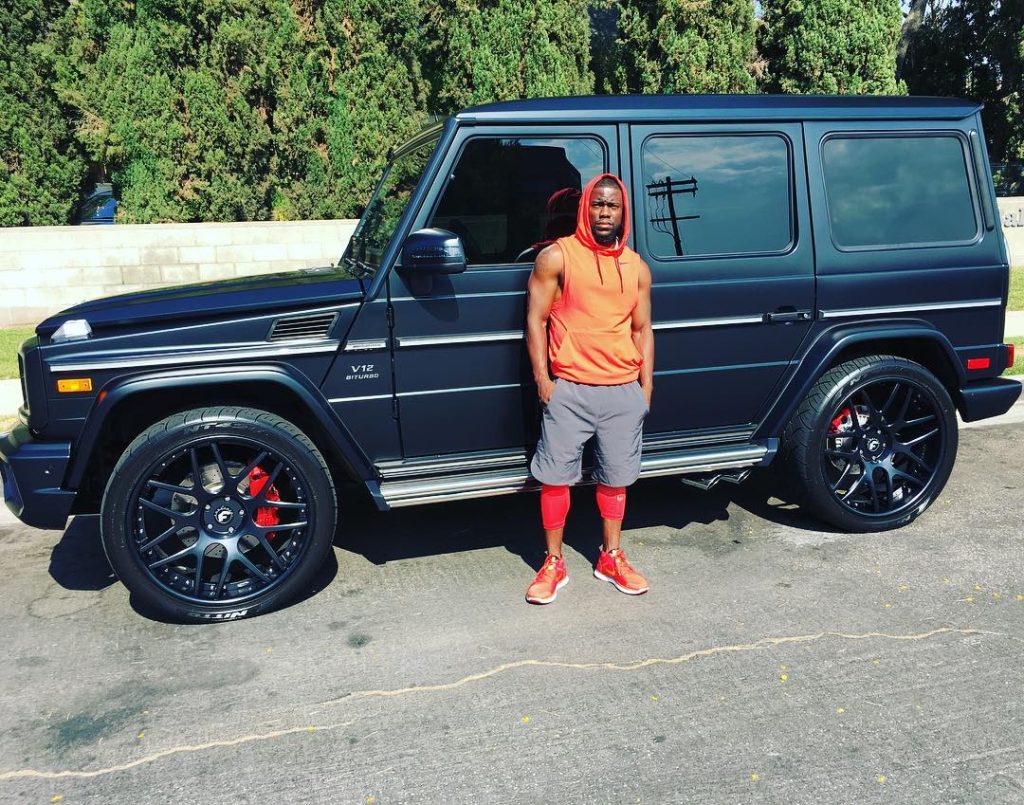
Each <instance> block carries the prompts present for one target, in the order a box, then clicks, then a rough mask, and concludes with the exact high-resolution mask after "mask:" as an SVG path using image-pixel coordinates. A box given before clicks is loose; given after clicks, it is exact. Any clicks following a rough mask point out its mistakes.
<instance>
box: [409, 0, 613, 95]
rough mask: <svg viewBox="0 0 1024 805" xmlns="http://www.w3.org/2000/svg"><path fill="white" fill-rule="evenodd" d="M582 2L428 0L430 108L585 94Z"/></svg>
mask: <svg viewBox="0 0 1024 805" xmlns="http://www.w3.org/2000/svg"><path fill="white" fill-rule="evenodd" d="M589 5H590V4H589V2H587V0H546V2H541V3H531V2H523V0H428V2H427V3H426V4H425V8H426V10H427V14H426V20H425V25H426V29H427V30H428V31H429V32H430V40H431V44H430V46H429V49H428V51H427V57H426V58H427V64H428V68H427V69H428V77H429V79H430V81H431V84H432V86H433V92H432V96H431V107H432V109H433V110H435V111H438V112H451V111H454V110H456V109H459V108H462V107H465V106H471V105H473V104H479V103H486V102H489V101H495V100H508V99H512V98H530V97H534V98H535V97H542V96H555V95H586V94H589V93H592V92H593V91H594V76H593V73H592V72H591V69H590V17H589V13H588V6H589Z"/></svg>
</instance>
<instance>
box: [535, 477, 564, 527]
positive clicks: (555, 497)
mask: <svg viewBox="0 0 1024 805" xmlns="http://www.w3.org/2000/svg"><path fill="white" fill-rule="evenodd" d="M568 513H569V487H567V486H551V485H550V484H544V485H543V486H541V488H540V519H541V522H542V523H543V524H544V528H545V529H547V530H548V531H551V530H553V529H556V528H562V527H563V526H564V525H565V516H566V515H567V514H568Z"/></svg>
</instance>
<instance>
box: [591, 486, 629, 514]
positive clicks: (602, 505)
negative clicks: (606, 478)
mask: <svg viewBox="0 0 1024 805" xmlns="http://www.w3.org/2000/svg"><path fill="white" fill-rule="evenodd" d="M597 508H598V510H599V511H600V512H601V517H602V518H603V519H605V520H621V519H622V518H623V517H625V516H626V487H624V486H605V485H604V484H598V485H597Z"/></svg>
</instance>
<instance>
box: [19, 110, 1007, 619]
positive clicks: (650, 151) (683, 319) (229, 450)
mask: <svg viewBox="0 0 1024 805" xmlns="http://www.w3.org/2000/svg"><path fill="white" fill-rule="evenodd" d="M604 171H611V172H614V173H617V174H618V175H619V176H621V177H622V179H623V181H624V183H625V185H626V187H627V188H629V191H630V193H631V196H632V198H631V199H630V201H631V207H632V209H633V210H634V211H635V213H634V216H635V220H634V222H633V235H632V243H631V245H632V246H633V248H635V249H636V250H637V251H638V252H639V253H640V254H641V255H642V256H643V258H644V259H645V260H646V261H647V263H648V264H649V265H650V268H651V272H652V275H653V282H654V285H653V297H652V299H653V302H652V305H653V319H654V323H653V327H654V331H655V355H656V359H655V368H654V377H655V383H654V389H655V391H654V396H653V406H652V408H651V411H650V413H649V415H648V417H647V419H646V424H645V433H644V443H643V464H642V473H641V474H642V476H643V477H650V476H656V475H669V474H677V475H682V476H684V478H688V479H690V480H691V481H693V482H694V483H696V484H698V485H702V486H705V487H708V486H710V485H711V484H713V483H714V482H715V481H717V480H719V479H726V480H731V481H739V480H741V479H742V478H743V477H744V476H745V474H746V473H748V472H749V471H750V468H751V467H755V466H765V465H768V464H775V465H785V466H786V467H788V468H789V471H791V472H792V473H793V474H794V476H795V477H796V478H797V479H798V480H799V482H800V486H801V489H802V495H803V500H804V503H805V504H806V506H807V507H808V508H809V509H810V510H811V511H812V512H814V513H816V514H817V515H818V516H820V517H821V518H823V519H825V520H826V521H828V522H830V523H832V524H834V525H836V526H838V527H840V528H841V529H844V530H847V531H877V530H882V529H890V528H895V527H898V526H902V525H904V524H906V523H908V522H910V521H911V520H913V519H914V518H915V517H916V516H918V515H919V514H921V512H923V511H924V510H925V509H926V508H927V507H928V505H929V504H930V503H931V502H932V501H933V500H935V498H936V496H937V495H938V494H939V492H940V491H941V490H942V488H943V485H944V484H945V482H946V479H947V478H948V477H949V474H950V471H951V469H952V467H953V462H954V459H955V457H956V452H957V418H956V412H957V411H959V413H960V416H961V417H962V418H963V419H964V420H965V421H971V420H977V419H981V418H983V417H992V416H996V415H998V414H1002V413H1004V412H1005V411H1007V410H1008V409H1009V408H1010V406H1011V405H1012V404H1013V403H1014V401H1015V400H1016V399H1017V397H1018V396H1019V394H1020V391H1021V387H1020V384H1019V383H1017V382H1015V381H1011V380H1008V379H1001V378H999V375H1000V374H1001V373H1002V372H1003V370H1004V369H1005V368H1006V367H1007V366H1009V365H1010V364H1011V363H1012V362H1013V355H1012V347H1011V346H1010V345H1007V344H1004V343H1002V334H1003V324H1004V322H1003V319H1004V309H1005V305H1006V301H1007V289H1008V275H1009V269H1008V262H1007V251H1006V246H1005V243H1004V240H1003V238H1002V233H1001V230H1000V224H999V216H998V215H997V208H996V199H995V194H994V191H993V186H992V177H991V175H990V171H989V166H988V160H987V156H986V150H985V140H984V137H983V135H982V126H981V117H980V106H979V105H978V104H977V103H974V102H971V101H967V100H959V99H948V98H921V97H822V96H794V97H786V96H762V95H743V96H729V95H704V96H701V95H694V96H637V97H592V98H563V99H543V100H527V101H519V102H507V103H497V104H491V105H487V106H481V107H477V108H473V109H467V110H465V111H463V112H460V113H459V114H456V115H454V116H452V117H450V118H448V119H446V120H444V121H443V122H439V123H436V124H434V125H431V126H430V127H428V128H426V129H425V130H423V131H422V133H421V134H419V135H418V136H417V137H415V138H414V139H413V140H411V141H410V142H408V143H406V144H405V145H403V146H402V147H401V148H398V149H397V150H395V151H394V152H393V154H392V155H391V158H390V161H389V164H388V166H387V168H386V170H385V171H384V174H383V176H382V178H381V180H380V182H379V184H378V186H377V188H376V190H375V191H374V194H373V196H372V198H371V199H370V201H369V203H368V205H367V207H366V212H365V214H364V215H363V217H362V219H361V220H360V222H359V225H358V227H357V228H356V230H355V232H354V235H353V237H352V240H351V242H350V243H349V244H348V246H347V248H346V249H345V252H344V254H343V255H342V257H341V259H340V261H339V263H338V265H336V266H332V267H327V268H322V269H310V270H304V271H297V272H291V273H286V274H277V275H271V276H263V277H255V278H248V279H242V280H230V281H224V282H210V283H204V284H199V285H191V286H186V287H178V288H169V289H163V290H157V291H151V292H146V293H135V294H128V295H125V296H119V297H113V298H108V299H101V300H98V301H92V302H87V303H85V304H81V305H77V306H75V307H73V308H71V309H69V310H66V311H64V312H62V313H60V314H58V315H55V316H52V317H51V318H49V319H47V320H46V321H44V322H43V323H42V324H40V325H39V327H38V328H37V330H36V337H34V338H31V339H29V340H28V341H26V342H25V343H24V344H23V345H22V347H21V350H20V360H21V377H22V384H23V387H24V396H25V402H24V405H23V406H22V408H21V410H20V419H21V424H19V425H18V426H17V427H16V428H15V429H14V430H13V432H11V433H9V434H6V435H5V436H3V437H2V439H0V468H2V472H3V485H4V496H5V498H6V500H7V505H8V506H9V507H10V508H11V509H12V510H13V511H14V513H15V514H16V515H17V516H18V517H20V518H21V519H22V520H23V521H24V522H26V523H28V524H30V525H35V526H40V527H44V528H63V527H64V525H65V522H66V519H67V517H68V516H69V515H72V514H76V513H90V512H92V513H95V512H99V513H100V514H101V532H102V540H103V545H104V548H105V550H106V553H107V556H108V558H109V560H110V563H111V565H112V566H113V568H114V570H115V571H116V572H117V575H118V576H119V577H120V578H121V580H122V581H123V582H124V583H125V584H126V585H127V586H128V587H129V588H130V589H131V590H132V591H133V592H134V593H135V594H137V595H138V596H139V598H140V599H142V601H143V602H144V603H146V604H149V605H150V606H152V607H154V608H156V609H157V610H159V611H160V612H161V613H163V614H164V615H166V616H170V617H173V618H177V619H182V620H212V619H230V618H236V617H242V616H245V615H253V614H256V613H258V612H262V611H266V610H268V609H270V608H272V607H274V606H276V605H279V604H281V603H283V602H284V601H286V600H287V599H289V598H290V597H292V596H294V595H295V594H297V593H298V591H300V590H301V589H302V588H303V587H304V586H305V585H308V584H309V582H310V579H311V576H312V574H314V573H315V572H316V570H317V566H318V565H319V564H320V563H321V561H322V560H323V559H324V557H325V555H326V553H327V552H328V551H329V549H330V546H331V543H332V539H333V537H334V534H335V527H336V521H337V516H338V512H337V504H336V500H335V489H336V487H337V484H339V483H342V482H353V483H355V484H358V485H360V486H362V487H364V488H365V489H366V491H367V492H368V493H369V495H370V496H371V497H372V499H373V500H374V501H375V503H376V505H377V506H378V507H379V508H380V509H381V510H386V509H389V508H390V507H394V506H410V505H414V504H422V503H433V502H436V501H450V500H456V499H459V498H469V497H475V496H483V495H499V494H503V493H507V492H518V491H524V490H529V489H532V488H535V486H536V485H535V484H534V483H533V481H532V479H531V477H530V475H529V472H528V470H527V463H528V459H529V458H530V455H531V452H532V449H533V446H534V444H535V442H536V439H537V437H538V432H539V422H540V413H541V410H540V405H539V402H538V398H537V393H536V389H535V387H534V384H533V378H532V372H531V367H530V362H529V359H528V357H527V353H526V348H525V339H524V333H523V331H524V323H525V300H526V285H527V278H528V276H529V274H530V271H531V269H532V267H533V260H534V258H535V256H536V254H537V252H538V251H539V250H540V249H541V248H543V247H544V245H545V244H546V243H548V242H550V241H551V240H553V239H554V238H557V237H560V236H562V235H565V234H568V233H570V232H572V230H573V227H574V221H575V217H576V210H575V206H574V205H575V204H576V203H578V197H579V190H580V188H581V187H582V185H583V183H585V182H586V181H587V179H589V178H590V177H592V176H594V175H595V174H597V173H601V172H604Z"/></svg>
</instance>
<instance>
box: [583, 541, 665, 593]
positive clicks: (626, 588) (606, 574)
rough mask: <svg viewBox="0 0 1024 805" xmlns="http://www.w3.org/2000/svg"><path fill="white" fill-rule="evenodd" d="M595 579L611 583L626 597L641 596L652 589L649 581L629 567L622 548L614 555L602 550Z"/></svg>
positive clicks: (595, 571) (595, 570) (598, 558)
mask: <svg viewBox="0 0 1024 805" xmlns="http://www.w3.org/2000/svg"><path fill="white" fill-rule="evenodd" d="M594 577H595V578H598V579H602V580H603V581H610V582H611V583H612V584H614V585H615V586H616V588H617V589H618V590H619V591H620V592H624V593H626V595H640V594H641V593H646V592H647V591H648V590H649V589H651V588H650V585H649V584H648V583H647V579H645V578H644V577H643V576H641V575H640V574H639V573H637V572H636V571H635V570H633V568H632V567H630V566H629V562H627V561H626V554H625V552H624V551H623V550H622V549H621V548H620V549H619V550H617V551H615V552H614V553H608V552H606V551H605V549H604V548H602V549H601V555H600V556H598V557H597V566H596V567H595V568H594Z"/></svg>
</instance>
